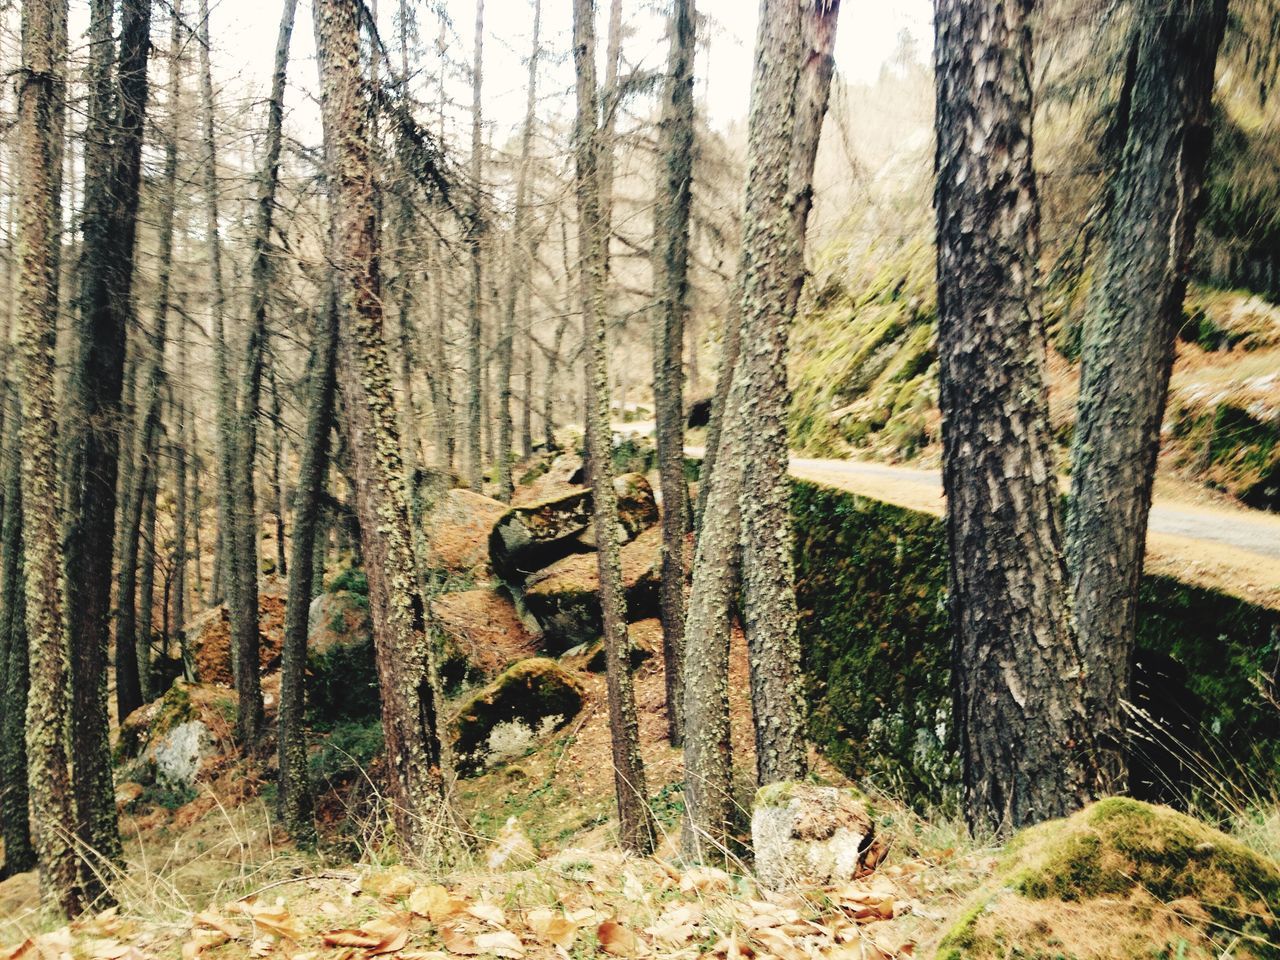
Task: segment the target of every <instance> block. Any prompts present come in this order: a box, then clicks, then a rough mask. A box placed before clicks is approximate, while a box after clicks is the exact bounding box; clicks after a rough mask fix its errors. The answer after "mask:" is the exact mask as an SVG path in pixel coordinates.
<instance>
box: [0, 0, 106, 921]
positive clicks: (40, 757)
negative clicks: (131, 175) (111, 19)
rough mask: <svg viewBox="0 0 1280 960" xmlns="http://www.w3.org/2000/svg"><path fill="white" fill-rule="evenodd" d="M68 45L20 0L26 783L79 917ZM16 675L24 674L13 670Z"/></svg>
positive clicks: (43, 879) (42, 11) (57, 4)
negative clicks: (68, 421)
mask: <svg viewBox="0 0 1280 960" xmlns="http://www.w3.org/2000/svg"><path fill="white" fill-rule="evenodd" d="M66 45H67V7H66V4H65V2H62V0H28V2H26V3H24V4H23V5H22V71H21V73H20V75H19V80H18V139H19V142H20V143H21V145H22V152H21V159H20V161H19V170H20V174H19V180H20V186H19V198H20V200H21V204H22V209H21V213H20V214H19V233H18V265H19V271H20V273H19V279H18V290H17V299H18V302H19V303H20V304H22V306H23V309H22V312H21V314H20V316H19V323H18V331H17V336H18V343H19V344H20V345H21V384H22V390H21V395H22V406H23V413H22V430H21V434H20V436H21V444H20V445H21V450H20V453H21V460H22V499H23V503H22V509H21V516H22V550H21V555H22V563H23V576H24V580H25V606H26V610H25V614H26V616H25V622H26V631H25V633H26V638H27V651H28V657H29V664H28V665H29V687H28V696H27V703H26V711H27V713H26V740H27V765H28V778H27V786H28V791H29V794H30V801H31V812H32V828H33V830H32V833H33V839H34V841H35V850H36V856H37V860H38V863H39V867H40V887H41V893H42V895H43V897H44V899H45V900H46V901H48V902H50V903H55V904H56V905H57V906H58V907H59V908H60V909H61V910H62V911H63V912H64V913H66V914H68V915H74V914H76V913H78V912H79V911H80V909H81V908H82V907H83V905H84V899H83V894H82V891H81V888H80V882H79V877H78V876H77V872H78V871H77V858H76V854H75V847H74V845H73V843H72V840H71V837H70V836H69V834H68V831H67V825H68V824H73V823H74V822H75V813H74V810H73V807H72V790H71V782H70V781H71V775H70V770H69V768H68V757H67V747H66V734H67V710H68V703H67V688H68V680H69V672H70V664H69V663H68V660H67V634H66V623H65V620H64V619H63V613H64V608H63V599H64V598H63V590H62V582H63V581H62V571H63V558H62V537H61V534H62V530H61V527H60V523H59V517H58V504H59V499H58V480H59V478H58V470H57V462H58V461H57V404H56V400H55V397H54V391H55V386H54V370H55V361H54V348H55V346H56V343H57V333H58V327H57V323H58V262H59V250H60V246H61V239H60V238H61V227H62V207H61V203H60V199H61V198H60V191H61V189H62V136H63V116H64V114H63V110H64V104H65V102H66V101H65V97H66ZM11 492H14V493H16V492H15V491H11ZM15 512H17V511H15ZM15 552H16V551H15ZM107 556H108V559H109V558H110V554H109V553H108V555H107ZM11 642H12V632H11ZM11 671H12V672H14V673H17V672H19V671H18V670H13V669H12V667H11ZM10 709H12V705H11V706H10ZM113 812H114V811H113Z"/></svg>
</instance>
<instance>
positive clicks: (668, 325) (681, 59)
mask: <svg viewBox="0 0 1280 960" xmlns="http://www.w3.org/2000/svg"><path fill="white" fill-rule="evenodd" d="M695 20H696V16H695V13H694V7H693V0H676V2H675V4H674V6H673V8H672V15H671V27H670V29H671V50H670V54H669V55H668V58H667V77H666V84H665V87H664V92H663V99H662V123H661V126H660V128H659V131H658V141H659V142H658V150H659V154H660V156H661V160H660V166H659V172H660V174H661V176H660V178H659V181H658V189H657V195H656V197H655V198H654V212H653V223H654V241H653V247H654V249H653V254H652V263H653V289H654V295H655V298H656V300H657V308H656V310H655V314H654V317H653V398H654V419H655V422H656V430H655V434H656V439H657V447H658V473H659V484H660V488H661V490H662V582H661V587H660V594H661V596H660V607H661V618H662V661H663V667H664V669H665V671H666V689H667V737H668V739H669V740H670V741H671V743H672V745H673V746H678V745H679V744H680V741H681V730H682V728H683V725H684V707H683V705H682V702H681V698H682V695H683V694H682V692H681V686H682V680H681V676H682V672H683V671H682V667H681V660H682V656H683V655H682V648H683V642H682V641H683V637H684V539H685V533H686V532H687V531H686V520H687V513H688V507H687V504H686V500H687V495H688V488H687V486H686V485H685V478H684V362H683V354H684V323H685V316H686V315H687V313H688V312H689V303H688V295H689V209H690V206H691V204H692V198H693V189H692V188H693V56H694V22H695Z"/></svg>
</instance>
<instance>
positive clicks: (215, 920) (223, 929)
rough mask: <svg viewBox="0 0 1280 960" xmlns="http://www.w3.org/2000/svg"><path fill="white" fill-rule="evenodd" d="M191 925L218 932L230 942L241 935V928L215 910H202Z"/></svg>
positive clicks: (193, 918)
mask: <svg viewBox="0 0 1280 960" xmlns="http://www.w3.org/2000/svg"><path fill="white" fill-rule="evenodd" d="M191 924H192V926H195V927H208V928H209V929H210V930H217V931H218V932H219V933H222V934H224V935H225V936H226V937H227V938H228V939H230V940H235V939H237V938H238V937H239V936H240V934H241V931H240V928H239V927H237V926H236V925H235V924H234V923H232V922H231V921H230V920H228V919H227V918H226V917H224V916H222V914H220V913H218V912H217V911H215V910H201V911H200V912H199V913H197V914H196V915H195V916H193V917H192V918H191Z"/></svg>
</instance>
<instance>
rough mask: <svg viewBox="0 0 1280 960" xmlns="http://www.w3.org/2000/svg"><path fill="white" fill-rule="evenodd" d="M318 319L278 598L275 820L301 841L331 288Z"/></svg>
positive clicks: (305, 828)
mask: <svg viewBox="0 0 1280 960" xmlns="http://www.w3.org/2000/svg"><path fill="white" fill-rule="evenodd" d="M322 317H323V319H322V321H321V322H319V323H317V325H316V334H315V340H314V342H313V344H312V347H311V363H310V368H311V370H310V374H311V375H310V377H309V378H308V385H307V392H308V399H307V425H306V432H305V433H304V435H303V438H302V454H301V458H300V462H299V464H298V480H297V485H296V486H295V487H294V500H293V539H292V541H291V542H290V551H291V553H292V554H293V562H292V563H291V564H290V567H291V568H292V570H293V573H292V574H291V576H290V577H289V592H288V597H287V599H286V601H285V613H284V640H283V649H282V651H281V666H280V818H281V819H282V820H283V821H284V825H285V829H286V830H288V831H289V835H290V836H291V837H293V838H294V840H295V841H297V842H299V843H304V844H305V843H310V842H312V841H313V840H314V838H315V824H314V822H313V821H312V818H311V789H310V785H309V784H308V782H307V735H306V729H305V728H304V726H303V712H304V709H305V707H306V699H305V698H306V694H305V689H304V683H305V676H306V666H307V614H308V611H309V609H310V606H311V589H312V579H313V577H314V575H315V569H314V564H315V558H316V549H315V548H316V533H317V530H318V529H319V523H318V520H319V514H320V495H321V493H323V491H324V481H325V475H326V473H327V472H328V461H329V433H330V432H331V431H332V429H333V407H334V393H335V384H334V377H335V369H334V368H335V365H336V356H335V354H336V352H337V347H338V304H337V301H336V299H335V297H334V292H333V290H332V288H331V289H330V296H329V303H328V304H327V306H326V307H325V309H324V311H323V314H322ZM317 319H318V320H319V319H320V317H317ZM321 557H323V554H321ZM322 563H323V561H322ZM322 572H323V569H322Z"/></svg>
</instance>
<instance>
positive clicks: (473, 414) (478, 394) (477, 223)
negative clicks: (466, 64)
mask: <svg viewBox="0 0 1280 960" xmlns="http://www.w3.org/2000/svg"><path fill="white" fill-rule="evenodd" d="M483 67H484V0H476V41H475V59H474V62H473V64H472V67H471V211H470V222H469V224H468V227H467V249H468V250H469V251H470V254H471V299H470V302H469V304H468V308H467V309H468V313H467V484H468V485H469V486H470V487H471V488H472V489H473V490H476V491H479V490H482V489H483V487H484V475H483V472H482V469H481V462H480V452H481V436H480V431H481V421H482V413H481V404H482V395H483V393H484V391H483V385H482V383H481V380H482V378H483V375H484V374H483V370H482V358H481V354H482V352H483V347H484V345H483V338H482V327H481V313H482V311H483V303H482V294H483V281H484V277H483V270H482V262H481V254H482V250H481V247H482V239H483V236H484V219H483V217H482V215H481V213H480V190H481V178H482V176H483V174H484V166H483V162H482V158H481V149H482V147H483V140H482V138H481V133H482V129H483V126H482V124H483V114H482V112H481V99H480V92H481V83H482V81H483V78H484V72H483Z"/></svg>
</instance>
